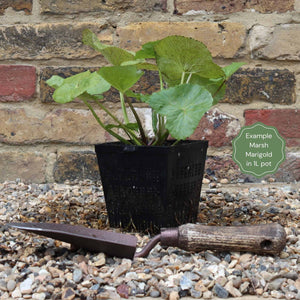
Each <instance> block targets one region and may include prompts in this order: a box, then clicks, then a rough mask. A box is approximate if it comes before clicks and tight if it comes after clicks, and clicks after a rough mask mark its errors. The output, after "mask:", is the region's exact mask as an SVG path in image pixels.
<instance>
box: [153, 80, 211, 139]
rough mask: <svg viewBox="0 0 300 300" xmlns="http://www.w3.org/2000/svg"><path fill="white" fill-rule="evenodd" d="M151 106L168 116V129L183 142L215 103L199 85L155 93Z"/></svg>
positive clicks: (189, 85)
mask: <svg viewBox="0 0 300 300" xmlns="http://www.w3.org/2000/svg"><path fill="white" fill-rule="evenodd" d="M148 103H149V105H150V106H151V107H152V108H153V110H154V111H156V112H157V113H159V114H161V115H163V116H166V117H167V122H166V128H167V129H168V130H169V132H170V134H171V135H172V137H174V138H175V139H178V140H183V139H185V138H187V137H189V136H190V135H191V134H192V133H193V132H194V131H195V129H196V127H197V126H198V124H199V121H200V119H201V118H202V116H203V115H204V114H205V112H206V111H207V110H209V109H210V108H211V106H212V103H213V98H212V96H211V94H210V93H209V92H208V91H207V90H206V89H204V88H203V87H201V86H199V85H196V84H195V85H194V84H183V85H180V86H176V87H171V88H169V89H166V90H162V91H160V92H157V93H153V94H152V95H151V96H150V97H149V99H148Z"/></svg>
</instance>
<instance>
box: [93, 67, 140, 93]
mask: <svg viewBox="0 0 300 300" xmlns="http://www.w3.org/2000/svg"><path fill="white" fill-rule="evenodd" d="M98 73H99V74H100V75H101V76H102V77H103V78H104V79H105V80H106V81H107V82H109V83H110V84H111V85H112V86H113V87H114V88H116V89H117V90H118V91H120V92H121V93H125V92H126V91H127V90H128V89H130V88H131V87H132V86H133V85H134V84H135V83H136V82H137V81H138V80H139V79H140V78H141V76H142V75H143V74H144V73H143V72H142V71H141V70H138V69H137V67H135V66H112V67H103V68H101V69H100V70H99V71H98Z"/></svg>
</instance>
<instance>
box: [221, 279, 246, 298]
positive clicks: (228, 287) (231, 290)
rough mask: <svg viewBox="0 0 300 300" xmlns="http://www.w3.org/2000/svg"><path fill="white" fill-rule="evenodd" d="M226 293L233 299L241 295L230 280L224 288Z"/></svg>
mask: <svg viewBox="0 0 300 300" xmlns="http://www.w3.org/2000/svg"><path fill="white" fill-rule="evenodd" d="M224 288H225V289H226V291H228V293H229V294H230V295H231V296H233V297H242V293H241V292H240V291H239V290H238V289H237V288H235V287H234V286H233V282H232V281H231V280H230V281H228V282H227V284H226V285H225V287H224Z"/></svg>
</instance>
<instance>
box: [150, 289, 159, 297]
mask: <svg viewBox="0 0 300 300" xmlns="http://www.w3.org/2000/svg"><path fill="white" fill-rule="evenodd" d="M159 296H160V292H159V291H157V290H152V291H151V292H150V297H151V298H158V297H159Z"/></svg>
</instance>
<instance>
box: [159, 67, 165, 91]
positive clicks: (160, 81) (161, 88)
mask: <svg viewBox="0 0 300 300" xmlns="http://www.w3.org/2000/svg"><path fill="white" fill-rule="evenodd" d="M158 74H159V83H160V90H163V89H164V82H163V79H162V74H161V72H160V70H158Z"/></svg>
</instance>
